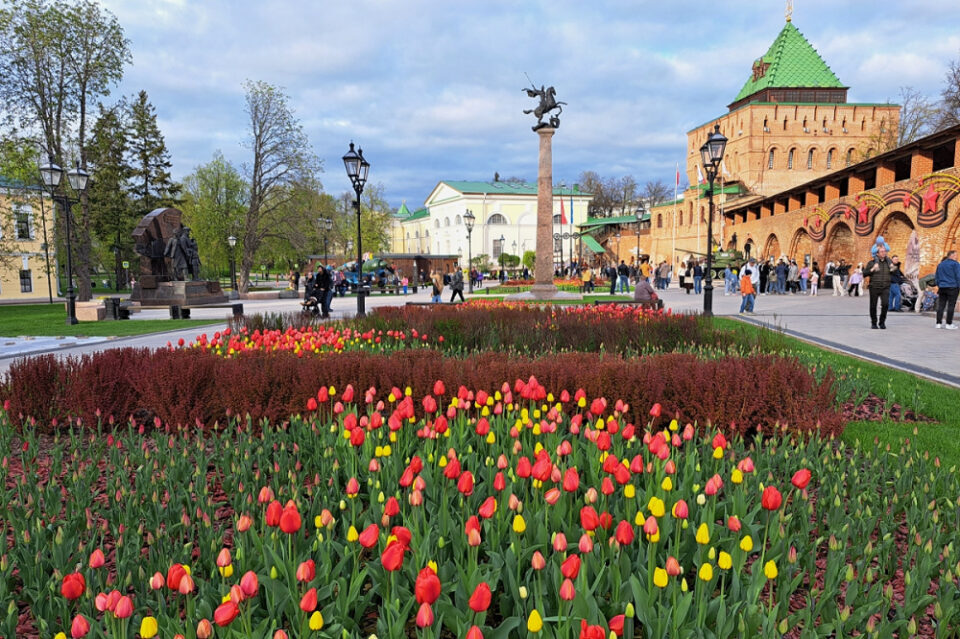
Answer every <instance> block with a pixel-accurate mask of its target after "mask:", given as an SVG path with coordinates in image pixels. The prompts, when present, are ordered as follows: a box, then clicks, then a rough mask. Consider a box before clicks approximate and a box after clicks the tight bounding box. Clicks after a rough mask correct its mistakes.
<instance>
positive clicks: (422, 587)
mask: <svg viewBox="0 0 960 639" xmlns="http://www.w3.org/2000/svg"><path fill="white" fill-rule="evenodd" d="M440 589H441V586H440V578H439V577H437V573H435V572H433V568H424V569H423V570H421V571H420V574H418V575H417V581H416V583H415V584H414V586H413V592H414V595H416V598H417V603H421V604H423V603H426V604H431V605H432V604H433V602H435V601H436V600H437V598H439V597H440ZM430 623H433V622H432V621H431V622H430Z"/></svg>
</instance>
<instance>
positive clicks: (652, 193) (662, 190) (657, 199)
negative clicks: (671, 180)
mask: <svg viewBox="0 0 960 639" xmlns="http://www.w3.org/2000/svg"><path fill="white" fill-rule="evenodd" d="M642 197H643V200H644V203H645V204H646V205H647V208H649V207H651V206H656V205H657V204H660V203H662V202H666V201H667V198H668V197H670V187H669V186H667V184H666V182H664V181H663V180H655V181H648V182H647V183H646V185H645V186H644V187H643V196H642Z"/></svg>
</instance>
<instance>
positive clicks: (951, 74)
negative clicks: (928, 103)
mask: <svg viewBox="0 0 960 639" xmlns="http://www.w3.org/2000/svg"><path fill="white" fill-rule="evenodd" d="M958 124H960V58H957V59H956V60H954V61H953V62H951V63H950V65H949V66H948V67H947V74H946V77H945V78H944V83H943V90H942V91H941V92H940V105H939V113H938V118H937V127H936V128H937V130H938V131H939V130H942V129H948V128H950V127H952V126H957V125H958Z"/></svg>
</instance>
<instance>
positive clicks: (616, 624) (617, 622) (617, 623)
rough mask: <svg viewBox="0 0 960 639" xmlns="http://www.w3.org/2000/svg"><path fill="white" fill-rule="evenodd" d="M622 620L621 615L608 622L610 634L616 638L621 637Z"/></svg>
mask: <svg viewBox="0 0 960 639" xmlns="http://www.w3.org/2000/svg"><path fill="white" fill-rule="evenodd" d="M623 620H624V616H623V615H617V616H616V617H614V618H613V619H611V620H610V624H609V625H610V632H612V633H613V634H615V635H617V636H618V637H622V636H623Z"/></svg>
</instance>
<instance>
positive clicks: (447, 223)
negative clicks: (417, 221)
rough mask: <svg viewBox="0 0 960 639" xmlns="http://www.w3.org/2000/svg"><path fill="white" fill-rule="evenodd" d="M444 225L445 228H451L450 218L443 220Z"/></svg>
mask: <svg viewBox="0 0 960 639" xmlns="http://www.w3.org/2000/svg"><path fill="white" fill-rule="evenodd" d="M443 225H444V226H450V218H449V217H445V218H443Z"/></svg>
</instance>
